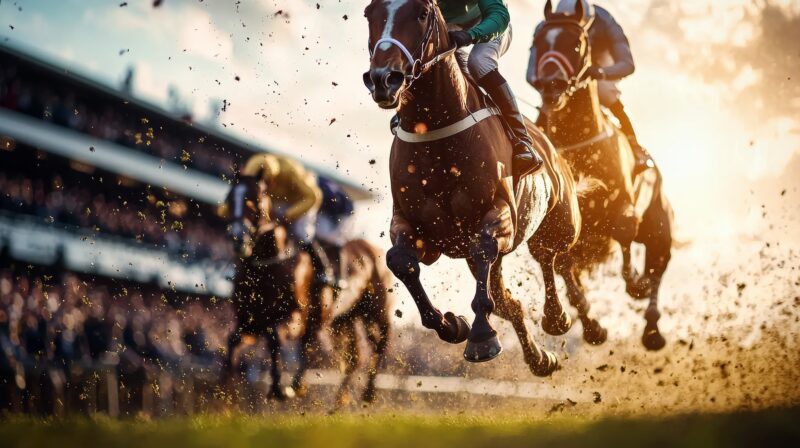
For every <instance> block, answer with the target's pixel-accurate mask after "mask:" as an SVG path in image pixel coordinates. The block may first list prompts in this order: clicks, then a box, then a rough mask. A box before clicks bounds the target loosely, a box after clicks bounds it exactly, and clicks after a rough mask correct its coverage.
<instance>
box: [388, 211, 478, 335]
mask: <svg viewBox="0 0 800 448" xmlns="http://www.w3.org/2000/svg"><path fill="white" fill-rule="evenodd" d="M391 234H392V236H393V239H394V245H393V246H392V248H391V249H389V251H388V252H387V253H386V265H387V266H388V267H389V270H391V271H392V273H393V274H394V276H395V277H397V278H398V279H399V280H400V281H401V282H403V284H404V285H405V286H406V289H408V292H409V293H410V294H411V297H412V298H413V299H414V303H415V304H416V305H417V309H419V315H420V318H421V319H422V326H424V327H425V328H429V329H431V330H434V331H436V334H437V335H439V338H440V339H441V340H443V341H445V342H449V343H451V344H460V343H461V342H464V341H465V340H466V339H467V335H468V334H469V324H468V323H467V321H466V319H464V317H463V316H456V315H454V314H453V313H450V312H447V313H445V314H444V315H442V312H441V311H439V310H438V309H437V308H436V307H434V306H433V304H432V303H431V301H430V299H429V298H428V294H427V293H426V292H425V288H423V287H422V283H421V282H420V280H419V275H420V265H419V254H418V252H417V249H416V248H415V243H414V242H415V241H416V240H417V238H416V235H415V232H414V231H413V228H412V227H411V225H410V224H409V223H408V221H406V220H405V219H404V218H403V217H401V216H399V215H398V214H397V213H395V215H394V217H392V229H391Z"/></svg>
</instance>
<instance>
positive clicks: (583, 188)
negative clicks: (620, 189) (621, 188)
mask: <svg viewBox="0 0 800 448" xmlns="http://www.w3.org/2000/svg"><path fill="white" fill-rule="evenodd" d="M598 190H608V186H606V184H605V183H604V182H603V181H602V180H600V179H598V178H596V177H591V176H583V175H581V176H579V177H578V181H577V182H575V193H576V194H577V195H578V197H579V198H585V197H587V196H589V195H590V194H592V193H594V192H595V191H598Z"/></svg>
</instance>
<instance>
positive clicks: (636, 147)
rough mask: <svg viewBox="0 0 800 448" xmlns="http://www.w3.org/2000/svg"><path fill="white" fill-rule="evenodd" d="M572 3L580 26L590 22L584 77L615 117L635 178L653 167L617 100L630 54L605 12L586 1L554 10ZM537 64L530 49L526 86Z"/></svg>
mask: <svg viewBox="0 0 800 448" xmlns="http://www.w3.org/2000/svg"><path fill="white" fill-rule="evenodd" d="M576 1H580V2H582V3H583V11H584V18H583V21H584V23H590V25H589V29H588V33H589V43H590V46H591V49H592V67H591V68H590V69H589V71H588V75H589V76H590V77H591V78H593V79H596V80H597V88H598V92H599V95H600V104H602V105H603V106H605V107H606V108H608V109H609V110H610V111H611V112H612V113H613V114H614V116H615V117H617V120H619V123H620V127H621V130H622V132H623V133H624V134H625V135H626V136H627V137H628V141H629V142H630V145H631V149H633V152H634V155H635V158H636V166H635V167H634V175H636V174H638V173H639V172H641V171H644V170H645V169H647V168H648V167H652V166H654V164H653V160H652V159H651V158H650V154H648V153H647V151H646V150H645V149H644V148H642V146H641V145H640V144H639V141H638V140H637V139H636V134H635V133H634V131H633V124H632V123H631V120H630V118H628V114H627V113H625V106H623V105H622V102H621V101H620V99H619V97H620V91H619V88H618V86H617V81H619V80H621V79H622V78H625V77H627V76H629V75H631V74H633V71H634V65H633V55H632V54H631V47H630V44H629V43H628V38H627V37H626V36H625V33H624V32H623V31H622V27H621V26H619V24H618V23H617V21H616V20H614V17H612V16H611V14H610V13H609V12H608V11H607V10H606V9H604V8H601V7H599V6H596V5H592V4H590V3H589V2H588V1H587V0H561V1H560V2H559V3H558V6H557V7H556V12H557V13H566V14H571V13H574V11H575V2H576ZM542 23H543V22H542ZM542 23H540V24H539V25H538V26H537V27H536V31H538V30H539V29H540V28H541V26H542ZM534 35H535V33H534ZM537 64H538V57H537V55H536V47H531V57H530V60H529V61H528V75H527V79H528V83H529V84H531V85H533V84H534V82H535V81H536V78H537V75H538V73H537ZM542 118H543V117H542V115H541V114H540V115H539V120H537V124H540V123H541V122H542Z"/></svg>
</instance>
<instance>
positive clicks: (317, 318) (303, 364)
mask: <svg viewBox="0 0 800 448" xmlns="http://www.w3.org/2000/svg"><path fill="white" fill-rule="evenodd" d="M322 292H323V287H321V286H313V287H312V288H311V294H312V297H320V296H321V294H322ZM320 303H321V302H320V301H319V300H316V301H314V300H312V301H311V303H309V305H308V310H307V313H306V319H305V329H304V330H305V331H304V332H303V336H302V337H301V338H300V359H299V364H300V365H299V366H298V368H297V372H295V374H294V377H293V378H292V389H293V390H294V393H295V394H296V395H297V396H300V397H302V396H303V395H305V394H306V386H305V384H303V379H304V378H305V375H306V371H307V370H308V364H309V361H310V358H311V352H312V351H313V350H314V349H315V348H316V346H317V333H318V332H319V329H320V326H321V325H322V306H321V304H320Z"/></svg>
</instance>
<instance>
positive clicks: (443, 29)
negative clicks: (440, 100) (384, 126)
mask: <svg viewBox="0 0 800 448" xmlns="http://www.w3.org/2000/svg"><path fill="white" fill-rule="evenodd" d="M433 3H434V11H433V13H434V17H433V19H434V20H436V21H437V22H438V23H437V26H438V30H439V35H437V38H438V40H436V41H433V44H434V45H435V48H434V51H435V52H436V53H439V52H442V51H444V50H446V49H447V48H448V47H449V46H450V45H452V43H451V42H450V39H449V37H448V36H447V31H448V30H449V29H448V26H447V22H445V20H444V16H442V12H441V10H440V9H439V6H438V1H434V2H433ZM442 36H444V38H443V39H442ZM452 59H455V65H456V66H457V67H458V69H457V70H452V69H451V70H450V81H451V83H452V84H453V86H454V87H455V89H454V93H455V94H456V96H457V97H458V103H459V104H460V105H461V107H462V108H466V107H467V99H468V97H469V81H468V80H467V77H468V76H469V72H468V70H467V67H466V61H464V60H462V59H461V58H459V57H457V56H456V54H453V55H451V56H450V57H448V58H446V59H444V60H443V61H441V62H440V64H448V67H452V65H451V64H453V61H452ZM410 90H411V89H406V90H405V91H404V92H403V98H402V102H403V103H406V104H407V103H409V102H410V101H412V100H413V98H414V94H413V93H412V92H411V91H410Z"/></svg>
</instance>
